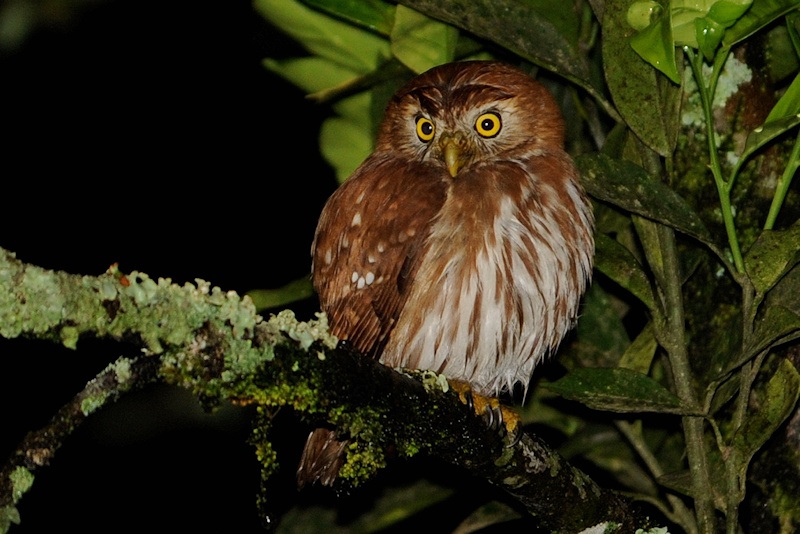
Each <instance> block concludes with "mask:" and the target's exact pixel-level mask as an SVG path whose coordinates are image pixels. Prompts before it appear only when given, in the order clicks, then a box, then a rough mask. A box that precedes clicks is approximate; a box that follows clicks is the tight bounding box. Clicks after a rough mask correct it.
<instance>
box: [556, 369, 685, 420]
mask: <svg viewBox="0 0 800 534" xmlns="http://www.w3.org/2000/svg"><path fill="white" fill-rule="evenodd" d="M542 387H546V388H547V389H549V390H551V391H555V392H556V393H558V394H559V395H561V396H563V397H565V398H567V399H571V400H575V401H578V402H580V403H582V404H585V405H586V406H588V407H590V408H593V409H595V410H604V411H611V412H621V413H640V412H658V413H672V414H689V413H691V411H690V410H688V409H687V408H685V407H684V406H683V405H682V403H681V400H680V399H679V398H678V397H676V396H675V395H673V394H672V393H671V392H670V391H669V390H668V389H666V388H665V387H664V386H662V385H661V384H659V383H658V382H656V381H655V380H653V379H652V378H650V377H649V376H647V375H644V374H642V373H637V372H636V371H632V370H630V369H619V368H583V369H574V370H572V371H570V372H569V373H568V374H567V375H566V376H565V377H563V378H561V379H559V380H557V381H556V382H553V383H550V384H542Z"/></svg>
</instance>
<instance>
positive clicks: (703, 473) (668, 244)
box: [658, 226, 716, 533]
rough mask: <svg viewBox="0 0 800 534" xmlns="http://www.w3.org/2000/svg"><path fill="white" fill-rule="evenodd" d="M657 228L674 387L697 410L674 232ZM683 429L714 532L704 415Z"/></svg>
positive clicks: (697, 492) (703, 510)
mask: <svg viewBox="0 0 800 534" xmlns="http://www.w3.org/2000/svg"><path fill="white" fill-rule="evenodd" d="M658 230H659V234H660V236H659V237H660V242H661V250H662V257H663V261H664V274H665V277H666V278H667V279H668V284H667V286H666V287H664V288H662V289H663V292H664V300H665V304H666V309H665V311H666V319H667V324H666V327H667V330H668V331H667V332H665V333H664V334H666V335H665V336H664V338H665V340H668V346H665V348H666V349H667V353H668V356H669V361H670V365H671V367H672V370H673V375H674V381H675V391H676V393H677V394H678V397H680V399H681V400H682V401H683V402H684V403H685V404H686V405H687V406H689V407H690V408H691V409H693V410H694V409H697V408H698V400H697V395H696V393H695V391H694V387H693V385H692V369H691V365H690V364H689V351H688V348H687V346H686V330H685V318H684V309H683V294H682V292H681V276H680V267H679V263H678V261H679V260H678V250H677V245H676V243H675V233H674V232H673V230H672V229H671V228H668V227H666V226H659V227H658ZM683 431H684V434H685V437H686V453H687V456H688V460H689V472H690V473H691V477H692V493H693V497H694V502H695V507H696V510H697V522H698V525H699V527H700V532H703V533H713V532H715V531H716V526H715V524H716V515H715V510H714V501H713V494H714V492H713V488H712V484H711V475H710V469H709V465H708V451H707V450H706V449H707V448H706V441H705V436H704V426H703V418H702V417H697V416H685V417H684V418H683Z"/></svg>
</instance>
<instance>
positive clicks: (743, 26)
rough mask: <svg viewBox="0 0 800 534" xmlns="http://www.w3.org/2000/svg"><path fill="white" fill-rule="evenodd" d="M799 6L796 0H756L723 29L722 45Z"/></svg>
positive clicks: (742, 37) (728, 43) (729, 43)
mask: <svg viewBox="0 0 800 534" xmlns="http://www.w3.org/2000/svg"><path fill="white" fill-rule="evenodd" d="M798 7H800V5H798V3H797V0H756V1H754V2H753V5H752V6H750V9H748V10H747V11H746V12H745V14H744V15H742V17H741V18H740V19H739V20H737V21H736V23H735V24H734V25H733V26H731V27H730V28H728V29H727V30H726V31H725V36H724V37H723V38H722V46H724V47H728V48H729V47H731V46H733V45H735V44H736V43H738V42H740V41H742V40H744V39H746V38H747V37H749V36H750V35H752V34H754V33H755V32H757V31H758V30H760V29H761V28H763V27H765V26H767V25H768V24H770V23H771V22H772V21H774V20H775V19H777V18H779V17H782V16H783V15H785V14H787V13H789V12H790V11H792V10H793V9H797V8H798Z"/></svg>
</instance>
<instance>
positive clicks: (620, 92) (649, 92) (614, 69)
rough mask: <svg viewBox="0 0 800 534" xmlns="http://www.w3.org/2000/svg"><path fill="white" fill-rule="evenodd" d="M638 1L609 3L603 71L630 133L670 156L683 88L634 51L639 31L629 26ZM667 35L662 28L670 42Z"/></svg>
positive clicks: (612, 1) (604, 23)
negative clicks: (629, 17) (632, 43)
mask: <svg viewBox="0 0 800 534" xmlns="http://www.w3.org/2000/svg"><path fill="white" fill-rule="evenodd" d="M634 1H635V0H609V1H607V2H606V7H605V14H604V15H603V41H602V44H603V49H602V53H603V68H604V70H605V76H606V81H607V84H608V89H609V91H610V92H611V97H612V98H613V100H614V104H615V105H616V107H617V109H618V110H619V112H620V114H621V115H622V117H623V119H625V122H626V123H627V124H628V126H629V127H630V129H631V130H633V131H634V132H635V133H636V135H637V136H638V137H639V138H640V139H641V140H642V142H644V143H645V144H646V145H647V146H648V147H650V148H651V149H653V150H654V151H656V152H657V153H658V154H660V155H662V156H669V155H671V154H672V152H673V150H674V149H675V145H676V143H677V139H678V131H679V126H680V123H679V113H678V112H679V106H680V86H679V85H676V84H675V83H673V82H671V81H670V80H669V79H668V78H667V77H665V76H663V75H662V74H661V73H660V72H659V71H657V70H656V69H655V68H653V66H651V65H650V64H649V63H647V62H646V61H645V60H643V59H642V58H641V57H640V56H639V55H638V54H637V53H636V52H635V51H634V49H633V48H632V45H631V37H633V35H634V33H635V30H634V29H633V28H632V27H631V26H630V24H628V21H627V12H628V9H629V7H630V6H631V5H632V4H633V3H634ZM665 11H666V9H665ZM653 31H655V30H653ZM665 32H666V28H664V27H662V29H661V38H662V39H665V38H666V37H664V33H665ZM651 37H652V40H653V42H657V40H658V39H659V36H658V35H655V34H654V35H652V36H651ZM653 46H656V45H655V44H654V45H653ZM661 46H664V45H661ZM670 46H672V45H671V39H670ZM673 53H674V51H673Z"/></svg>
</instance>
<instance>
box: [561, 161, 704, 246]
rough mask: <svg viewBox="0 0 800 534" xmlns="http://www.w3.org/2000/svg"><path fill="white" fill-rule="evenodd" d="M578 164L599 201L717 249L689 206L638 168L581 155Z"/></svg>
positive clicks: (631, 164)
mask: <svg viewBox="0 0 800 534" xmlns="http://www.w3.org/2000/svg"><path fill="white" fill-rule="evenodd" d="M575 163H576V164H577V166H578V168H579V169H580V171H581V179H582V182H583V185H584V187H585V188H586V191H587V192H588V193H589V194H590V195H592V196H593V197H595V198H597V199H598V200H602V201H604V202H608V203H610V204H613V205H615V206H618V207H620V208H622V209H624V210H626V211H629V212H631V213H635V214H637V215H641V216H642V217H645V218H647V219H651V220H654V221H657V222H660V223H663V224H666V225H667V226H671V227H672V228H674V229H676V230H678V231H680V232H683V233H684V234H686V235H689V236H691V237H694V238H695V239H697V240H699V241H700V242H702V243H705V244H706V245H709V246H711V247H715V246H716V245H715V244H714V242H713V240H712V238H711V234H710V233H709V231H708V230H707V229H706V227H705V225H704V224H703V221H702V220H701V219H700V217H699V216H698V215H697V213H695V211H694V210H693V209H692V208H691V207H690V206H689V204H688V203H687V202H686V201H685V200H684V199H683V198H682V197H681V196H680V195H678V194H677V193H676V192H675V191H673V190H672V189H670V188H669V187H668V186H667V185H665V184H664V183H662V182H660V181H658V180H655V179H653V178H652V177H651V176H650V175H649V174H647V172H646V171H645V170H644V169H642V168H641V167H639V166H638V165H635V164H633V163H630V162H628V161H623V160H614V159H611V158H609V157H608V156H605V155H603V154H590V155H584V156H579V157H578V158H576V160H575Z"/></svg>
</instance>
